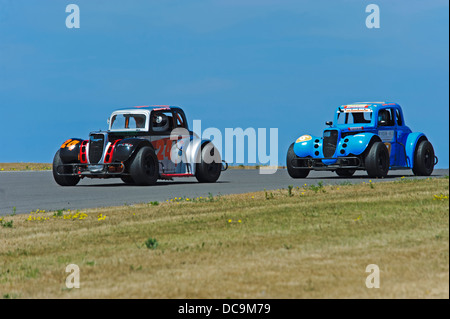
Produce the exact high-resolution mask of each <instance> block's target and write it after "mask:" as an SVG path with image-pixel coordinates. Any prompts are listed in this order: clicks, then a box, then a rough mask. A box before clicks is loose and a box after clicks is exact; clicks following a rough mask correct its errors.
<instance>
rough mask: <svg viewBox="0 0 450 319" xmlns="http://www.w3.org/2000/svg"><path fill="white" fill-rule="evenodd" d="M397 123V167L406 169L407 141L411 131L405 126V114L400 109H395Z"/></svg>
mask: <svg viewBox="0 0 450 319" xmlns="http://www.w3.org/2000/svg"><path fill="white" fill-rule="evenodd" d="M395 122H396V124H397V152H396V154H397V156H396V162H395V166H399V167H406V166H408V165H407V163H406V149H405V148H406V139H407V138H408V135H409V133H411V130H410V129H409V127H407V126H406V125H405V121H404V119H403V113H402V111H401V109H400V108H395Z"/></svg>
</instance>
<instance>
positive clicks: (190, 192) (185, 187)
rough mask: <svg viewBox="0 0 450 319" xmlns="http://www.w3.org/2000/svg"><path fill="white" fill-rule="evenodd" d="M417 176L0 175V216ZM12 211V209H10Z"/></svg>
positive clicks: (439, 172)
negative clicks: (142, 178)
mask: <svg viewBox="0 0 450 319" xmlns="http://www.w3.org/2000/svg"><path fill="white" fill-rule="evenodd" d="M448 173H449V170H448V169H435V170H434V172H433V174H432V177H440V176H445V175H448ZM402 176H404V177H405V178H424V177H415V176H414V175H413V173H412V171H411V170H397V171H390V172H389V175H388V177H387V178H385V179H370V178H368V176H367V175H366V172H365V171H357V172H356V173H355V175H354V176H353V177H351V178H342V177H338V176H337V175H336V174H335V173H333V172H315V171H313V172H311V173H310V174H309V176H308V177H307V178H304V179H292V178H291V177H290V176H289V175H288V173H287V171H286V170H285V169H279V170H277V171H276V173H275V174H259V170H257V169H248V170H247V169H246V170H244V169H229V170H227V171H225V172H222V175H221V176H220V178H219V180H218V181H217V182H216V183H213V184H206V183H205V184H202V183H198V182H197V180H196V179H195V178H194V177H189V178H175V179H174V180H173V181H159V182H158V183H157V184H156V185H154V186H132V185H125V184H124V183H122V181H121V180H120V179H83V180H81V181H80V183H79V184H78V185H77V186H75V187H61V186H58V185H57V184H56V183H55V182H54V180H53V176H52V172H51V171H23V172H0V215H9V214H12V213H13V212H16V213H17V214H22V213H23V214H26V213H29V212H31V211H35V210H37V209H42V210H44V209H45V210H46V211H51V210H58V209H64V208H65V209H71V210H73V209H85V208H94V207H102V206H106V207H108V206H121V205H125V204H128V205H131V204H137V203H148V202H151V201H159V202H164V201H166V200H167V199H171V198H174V197H189V198H193V197H199V196H203V197H207V196H208V195H209V193H211V194H212V195H219V194H222V195H225V194H236V193H247V192H254V191H262V190H264V189H267V190H273V189H279V188H287V187H288V185H293V186H294V187H295V186H303V185H304V184H307V185H311V184H317V183H318V182H320V181H322V182H323V184H324V185H329V184H340V183H343V182H345V181H350V182H351V183H362V182H368V181H369V180H372V182H379V181H393V180H396V179H400V178H401V177H402ZM14 207H15V209H14Z"/></svg>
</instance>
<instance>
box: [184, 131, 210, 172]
mask: <svg viewBox="0 0 450 319" xmlns="http://www.w3.org/2000/svg"><path fill="white" fill-rule="evenodd" d="M210 142H211V140H207V139H200V138H196V137H195V136H193V138H192V140H191V141H190V142H189V145H188V147H187V148H186V159H187V161H188V162H187V163H186V164H187V165H188V166H189V171H190V173H191V174H195V172H196V165H195V164H197V163H198V162H199V159H200V156H201V151H202V147H203V145H205V144H207V143H210Z"/></svg>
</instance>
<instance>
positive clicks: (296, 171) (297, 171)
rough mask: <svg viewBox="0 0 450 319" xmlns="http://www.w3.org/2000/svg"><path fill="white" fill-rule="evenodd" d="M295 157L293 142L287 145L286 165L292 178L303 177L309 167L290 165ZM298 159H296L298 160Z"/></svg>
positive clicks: (307, 172)
mask: <svg viewBox="0 0 450 319" xmlns="http://www.w3.org/2000/svg"><path fill="white" fill-rule="evenodd" d="M295 158H297V155H296V154H295V153H294V143H292V144H291V146H289V149H288V152H287V155H286V167H287V171H288V174H289V176H291V177H292V178H305V177H306V176H308V174H309V171H310V170H309V169H306V168H305V169H301V168H294V167H293V166H292V161H293V160H295ZM298 161H299V160H297V162H298ZM305 167H306V166H305Z"/></svg>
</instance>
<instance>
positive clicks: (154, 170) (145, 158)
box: [129, 146, 159, 186]
mask: <svg viewBox="0 0 450 319" xmlns="http://www.w3.org/2000/svg"><path fill="white" fill-rule="evenodd" d="M129 171H130V177H131V179H132V180H133V181H134V183H135V184H136V185H140V186H150V185H154V184H156V181H157V180H158V177H159V163H158V158H157V157H156V154H155V150H154V149H153V148H152V147H150V146H144V147H142V148H141V149H139V151H138V152H137V154H136V156H135V157H134V158H133V160H132V161H131V164H130V169H129Z"/></svg>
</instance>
